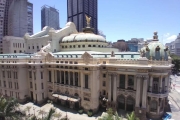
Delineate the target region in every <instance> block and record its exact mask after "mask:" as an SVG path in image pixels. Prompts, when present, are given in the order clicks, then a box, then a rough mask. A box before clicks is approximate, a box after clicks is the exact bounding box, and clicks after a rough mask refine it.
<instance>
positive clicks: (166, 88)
mask: <svg viewBox="0 0 180 120" xmlns="http://www.w3.org/2000/svg"><path fill="white" fill-rule="evenodd" d="M165 91H166V92H168V75H167V76H166V78H165Z"/></svg>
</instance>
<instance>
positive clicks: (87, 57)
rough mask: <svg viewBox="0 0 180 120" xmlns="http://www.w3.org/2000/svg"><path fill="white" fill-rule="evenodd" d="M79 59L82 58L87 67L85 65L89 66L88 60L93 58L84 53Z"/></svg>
mask: <svg viewBox="0 0 180 120" xmlns="http://www.w3.org/2000/svg"><path fill="white" fill-rule="evenodd" d="M81 58H83V60H84V63H85V64H86V65H87V64H89V62H90V59H91V58H93V56H92V55H91V54H89V53H88V52H85V53H84V54H83V55H82V56H81Z"/></svg>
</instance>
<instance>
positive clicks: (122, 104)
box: [117, 95, 125, 110]
mask: <svg viewBox="0 0 180 120" xmlns="http://www.w3.org/2000/svg"><path fill="white" fill-rule="evenodd" d="M117 99H118V100H117V101H118V108H119V109H123V110H124V109H125V96H124V95H119V96H118V98H117Z"/></svg>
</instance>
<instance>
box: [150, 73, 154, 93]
mask: <svg viewBox="0 0 180 120" xmlns="http://www.w3.org/2000/svg"><path fill="white" fill-rule="evenodd" d="M152 87H153V76H152V75H151V77H150V88H149V90H150V91H151V92H152Z"/></svg>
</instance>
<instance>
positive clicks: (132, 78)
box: [128, 75, 134, 90]
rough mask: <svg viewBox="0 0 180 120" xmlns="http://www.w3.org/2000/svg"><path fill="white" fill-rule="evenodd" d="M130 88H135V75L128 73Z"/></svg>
mask: <svg viewBox="0 0 180 120" xmlns="http://www.w3.org/2000/svg"><path fill="white" fill-rule="evenodd" d="M128 89H129V90H133V89H134V76H133V75H128Z"/></svg>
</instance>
